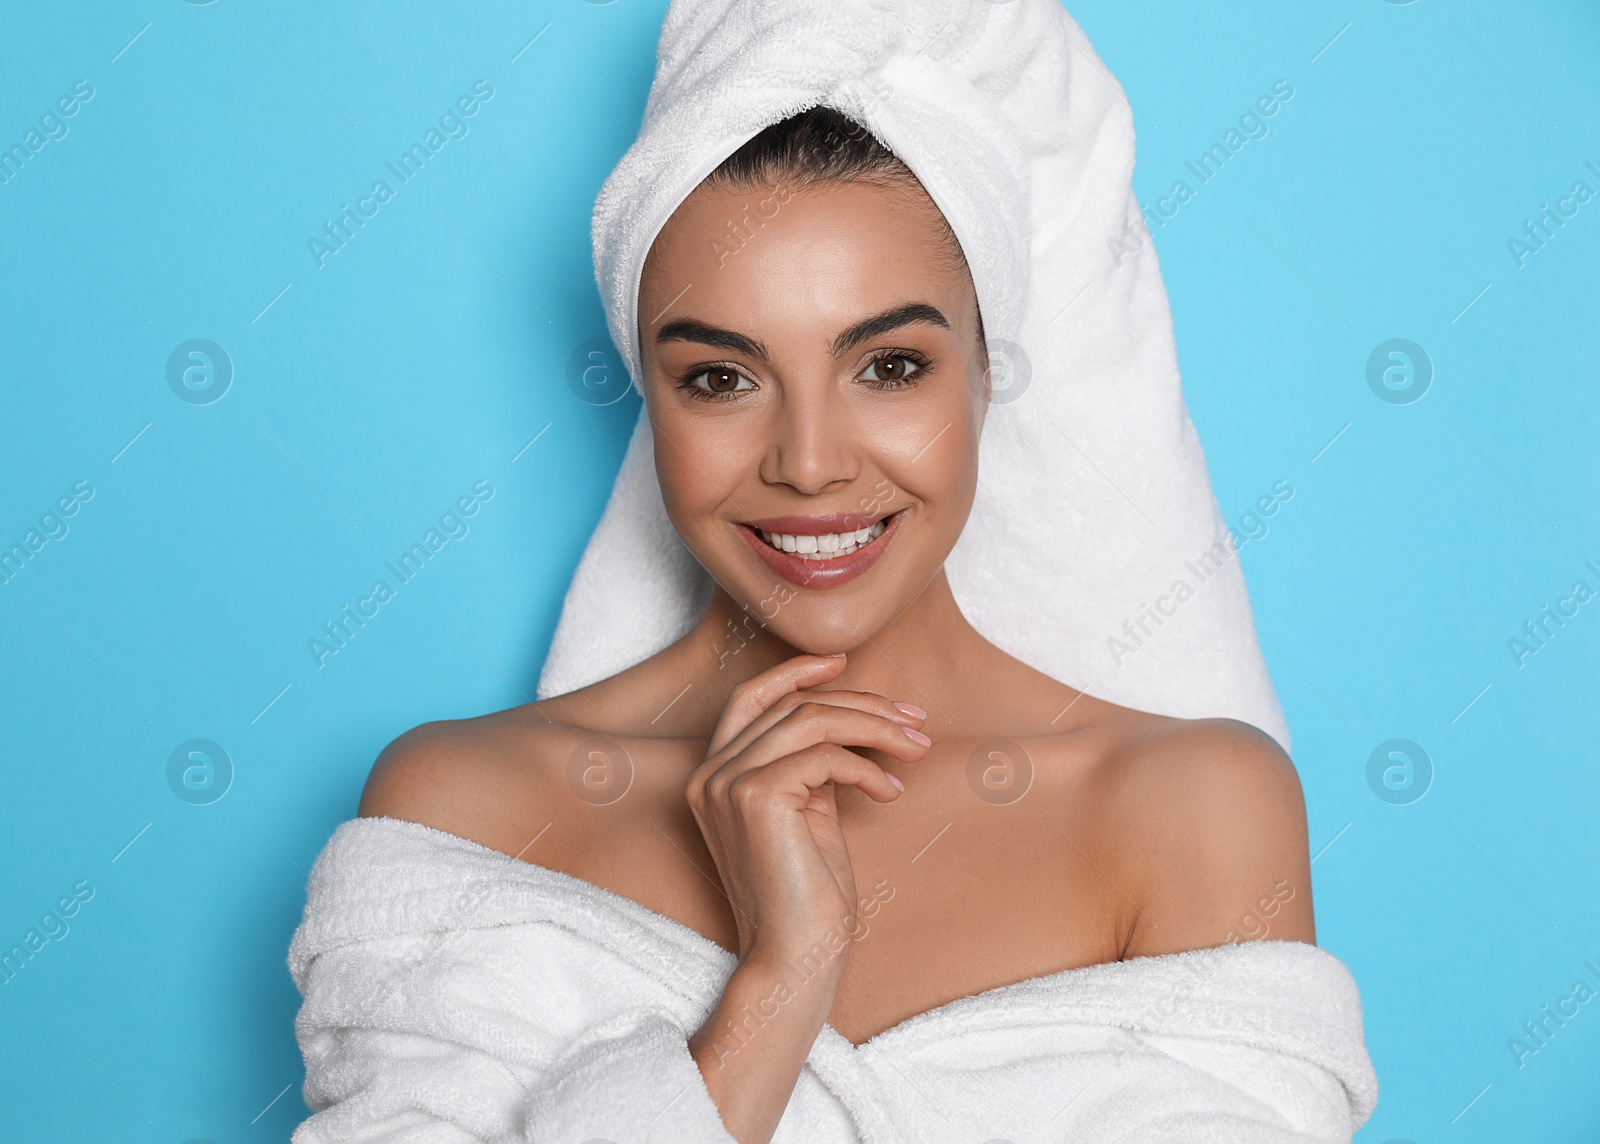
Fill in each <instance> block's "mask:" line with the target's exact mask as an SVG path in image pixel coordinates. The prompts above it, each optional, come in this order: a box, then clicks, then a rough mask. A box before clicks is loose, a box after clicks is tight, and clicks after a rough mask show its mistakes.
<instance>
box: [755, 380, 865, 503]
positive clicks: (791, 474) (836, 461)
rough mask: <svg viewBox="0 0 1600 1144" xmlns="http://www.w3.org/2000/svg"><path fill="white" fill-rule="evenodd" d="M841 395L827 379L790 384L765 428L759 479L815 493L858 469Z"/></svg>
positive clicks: (838, 483) (847, 479) (839, 483)
mask: <svg viewBox="0 0 1600 1144" xmlns="http://www.w3.org/2000/svg"><path fill="white" fill-rule="evenodd" d="M844 406H845V402H844V401H843V400H842V398H841V395H839V394H838V393H837V392H836V391H835V389H834V386H833V385H831V384H825V385H817V386H790V387H788V388H786V389H785V391H784V396H783V400H782V401H781V402H779V403H777V407H776V408H775V409H774V412H773V419H772V421H771V423H770V424H769V426H768V428H767V432H768V434H769V439H768V442H767V448H766V451H765V454H764V455H763V457H762V462H761V479H762V480H764V481H766V482H767V483H768V484H772V485H788V486H789V487H790V488H792V489H794V490H796V491H797V492H800V493H803V494H804V495H806V496H815V495H816V494H818V493H823V492H827V491H829V490H830V489H833V488H835V487H843V486H845V485H848V484H849V483H850V482H851V481H853V480H855V478H856V477H857V476H859V475H860V470H861V464H860V460H861V458H860V453H859V451H858V449H857V448H856V444H855V434H854V433H853V432H852V429H853V427H852V425H851V424H850V419H849V417H848V410H847V409H845V408H844Z"/></svg>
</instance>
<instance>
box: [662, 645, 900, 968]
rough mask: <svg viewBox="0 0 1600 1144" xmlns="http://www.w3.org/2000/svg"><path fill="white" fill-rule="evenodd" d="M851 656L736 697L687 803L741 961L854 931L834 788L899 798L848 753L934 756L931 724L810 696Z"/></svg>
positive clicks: (829, 696) (776, 677) (857, 702)
mask: <svg viewBox="0 0 1600 1144" xmlns="http://www.w3.org/2000/svg"><path fill="white" fill-rule="evenodd" d="M844 666H845V658H844V657H843V656H819V655H802V656H796V657H795V658H794V659H790V660H787V661H785V662H783V663H781V664H779V665H778V666H777V667H774V668H771V669H770V670H768V671H764V672H762V673H761V674H759V675H756V676H752V677H751V678H750V679H748V680H746V681H745V682H743V683H741V684H739V685H738V686H737V687H735V688H734V689H733V692H732V694H730V695H729V697H728V702H727V705H726V706H725V707H724V709H723V713H722V718H721V720H720V721H719V722H718V724H717V728H716V731H715V732H714V733H713V735H712V737H711V742H710V746H709V749H708V753H707V756H706V760H705V762H704V763H702V764H701V765H700V767H699V768H697V769H696V770H695V772H694V773H693V774H692V775H691V776H690V778H689V784H688V792H687V794H688V801H689V807H690V809H691V810H692V811H693V812H694V816H695V820H696V821H697V822H698V823H699V825H700V832H701V834H703V835H704V836H705V841H706V845H707V847H709V848H710V851H711V857H712V859H713V860H714V861H715V862H716V864H717V871H718V873H720V874H721V875H722V885H723V888H724V889H725V890H726V892H727V894H728V900H729V902H730V904H731V905H732V906H733V910H734V915H735V917H736V919H737V924H738V932H739V955H740V957H741V958H744V957H748V956H750V954H751V951H752V949H758V950H759V952H760V953H761V954H763V955H769V956H778V957H788V956H798V955H800V954H802V953H806V952H809V951H811V950H812V949H813V948H814V946H815V945H816V944H817V943H818V942H819V941H821V940H823V939H824V938H825V937H826V936H827V935H828V934H829V933H830V931H831V932H832V933H835V934H837V933H841V932H845V933H848V932H852V931H853V930H854V928H855V924H856V917H855V911H856V886H855V879H854V875H853V871H852V870H851V867H850V854H849V851H848V849H847V848H846V846H845V841H844V834H843V832H842V831H841V830H840V827H839V814H838V805H837V803H836V801H835V798H834V787H835V786H836V785H840V784H842V785H846V786H853V787H856V788H857V789H859V790H860V791H862V792H863V793H864V794H866V795H867V796H868V797H869V798H872V799H874V800H875V801H877V802H893V801H894V800H895V799H897V798H899V797H900V792H901V789H902V788H901V787H900V786H899V784H898V783H897V781H896V780H895V779H893V778H891V777H890V776H889V774H888V773H887V772H885V771H884V770H883V768H882V767H880V766H879V765H878V764H877V763H874V762H872V761H871V760H870V759H867V758H865V757H864V756H862V755H860V754H857V753H856V752H854V751H851V750H849V749H848V748H849V747H850V746H856V747H872V748H875V749H877V750H879V751H882V752H884V753H885V754H887V755H890V756H892V757H894V758H896V759H900V760H903V761H906V762H912V761H915V760H918V759H921V758H922V757H923V756H925V755H926V754H927V753H928V739H927V737H926V736H924V735H923V734H922V733H921V731H920V730H919V728H920V727H921V726H922V723H923V716H921V715H918V714H913V711H915V708H913V709H912V710H911V711H907V710H903V709H902V708H900V707H896V706H895V705H894V703H893V702H892V701H890V700H888V699H885V698H884V697H883V696H881V695H874V694H871V693H869V692H864V691H844V690H831V691H820V692H819V691H810V690H807V689H809V688H813V687H815V686H816V685H818V684H820V683H826V682H828V681H829V680H831V679H834V678H835V677H837V676H838V674H839V673H840V672H841V671H843V670H844Z"/></svg>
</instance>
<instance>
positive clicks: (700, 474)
mask: <svg viewBox="0 0 1600 1144" xmlns="http://www.w3.org/2000/svg"><path fill="white" fill-rule="evenodd" d="M651 431H652V437H651V440H652V442H653V444H654V448H655V462H656V476H657V478H658V479H659V480H660V482H661V496H662V499H663V501H664V502H665V503H666V507H667V516H668V517H669V518H670V519H671V521H672V523H673V526H674V527H675V528H676V529H677V530H678V532H679V534H680V535H682V536H683V538H684V539H685V540H686V541H690V542H692V541H693V539H694V538H695V536H697V535H698V534H700V533H701V532H703V531H704V530H706V529H707V528H708V527H710V525H711V517H712V515H713V514H714V513H716V512H717V510H718V509H720V508H721V506H722V505H723V504H724V503H725V502H726V501H727V499H728V498H729V497H730V496H733V497H737V496H738V490H739V488H740V486H741V484H742V482H743V481H744V479H745V477H746V474H748V473H749V472H750V471H751V470H752V468H753V467H754V466H755V465H756V464H757V459H755V458H753V457H751V456H748V455H747V454H748V453H749V450H750V441H749V435H748V434H742V433H739V432H738V431H737V430H736V429H735V428H734V427H733V426H732V425H731V424H729V423H726V422H724V423H722V424H717V423H715V422H714V421H712V420H710V419H704V418H695V417H693V416H675V415H674V411H672V410H667V411H665V412H664V413H661V414H660V416H659V417H658V411H657V410H654V409H652V410H651Z"/></svg>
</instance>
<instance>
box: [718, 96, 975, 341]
mask: <svg viewBox="0 0 1600 1144" xmlns="http://www.w3.org/2000/svg"><path fill="white" fill-rule="evenodd" d="M705 182H706V183H707V184H709V185H710V186H712V187H735V188H738V187H751V186H772V185H777V184H782V183H798V184H799V185H800V186H802V187H808V186H814V185H816V184H818V183H870V184H872V185H873V186H880V187H915V188H917V189H918V190H921V191H923V193H924V194H926V193H927V192H926V189H925V188H924V187H923V186H922V181H921V180H920V179H918V178H917V176H916V174H915V173H913V171H912V170H911V168H910V167H908V166H906V165H905V163H904V162H902V161H901V159H900V157H899V156H898V155H896V154H895V153H894V152H893V151H891V150H889V148H887V147H885V146H884V145H883V144H882V143H880V142H878V140H877V139H876V138H875V137H874V136H873V134H872V132H870V131H868V130H867V129H866V127H864V126H862V125H861V124H860V123H857V122H856V121H855V120H854V119H851V118H850V117H849V116H848V115H845V114H844V113H843V112H841V111H835V110H834V109H833V108H831V107H812V108H808V109H806V110H805V111H802V112H800V113H799V114H797V115H791V116H789V118H787V119H782V120H779V121H778V122H777V123H774V124H772V125H771V126H769V127H766V128H764V129H763V130H761V131H760V132H759V133H757V134H756V135H755V137H754V138H752V139H751V140H750V141H749V142H747V143H746V144H745V145H744V146H743V147H740V148H739V149H738V150H737V151H735V152H734V153H733V154H732V155H729V156H728V157H727V158H726V159H724V160H723V161H722V164H721V165H720V166H719V167H717V169H716V170H714V171H712V172H711V174H709V175H707V176H706V178H705ZM929 199H930V201H931V200H932V196H929ZM935 211H936V212H937V211H938V208H937V206H935ZM939 222H940V224H941V226H940V230H941V231H942V233H941V235H940V238H941V240H942V242H943V246H944V249H945V253H946V254H947V255H948V256H949V257H950V258H951V259H952V261H953V262H954V264H955V265H957V266H960V267H961V268H962V269H967V259H966V254H965V253H964V252H963V251H962V249H961V242H960V240H959V239H957V238H956V233H955V231H953V230H952V229H950V223H949V221H948V220H946V219H945V217H944V215H943V213H942V212H940V213H939ZM978 342H979V344H980V345H982V344H983V314H982V311H981V308H980V312H979V314H978Z"/></svg>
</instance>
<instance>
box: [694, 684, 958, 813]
mask: <svg viewBox="0 0 1600 1144" xmlns="http://www.w3.org/2000/svg"><path fill="white" fill-rule="evenodd" d="M914 736H915V737H914ZM821 744H831V745H833V746H837V747H870V748H873V749H875V750H879V751H882V752H883V753H884V754H886V755H889V756H891V757H893V758H896V759H899V760H901V761H902V762H914V761H916V760H918V759H921V758H924V757H926V755H927V753H928V749H929V743H928V739H927V736H926V735H923V734H922V733H921V732H920V731H917V730H916V729H915V728H910V727H902V726H901V725H900V724H898V723H895V722H892V721H890V720H888V719H884V718H882V717H880V716H877V715H873V714H871V713H869V712H866V711H857V710H855V709H854V708H851V707H836V706H834V705H833V704H830V703H818V702H815V701H811V700H808V701H806V702H804V703H801V704H800V705H799V706H797V707H796V708H795V709H794V710H793V711H791V712H789V714H788V715H787V716H785V717H784V719H783V720H781V721H780V722H779V723H777V724H776V725H774V726H773V727H771V728H769V729H768V730H767V731H766V733H765V734H763V735H762V736H761V737H760V738H758V739H756V740H755V741H754V742H752V743H751V744H750V745H749V746H747V747H745V749H744V750H742V751H740V752H739V753H738V754H736V755H733V756H732V757H730V758H728V759H727V760H726V761H725V762H723V763H722V765H721V766H717V767H715V768H714V769H713V770H712V771H711V772H710V773H709V774H707V775H706V776H705V790H706V793H707V794H709V795H710V796H711V797H712V798H717V797H719V796H720V795H722V794H723V793H725V792H726V791H727V789H728V788H729V786H731V784H732V783H733V782H734V781H735V780H736V779H737V778H738V777H739V776H740V775H743V774H745V773H747V772H749V771H751V770H756V769H759V768H761V767H765V766H768V765H770V764H772V763H774V762H776V761H777V760H779V759H782V758H784V757H786V756H788V755H792V754H795V753H797V752H800V751H804V750H806V749H807V748H808V747H813V746H818V745H821Z"/></svg>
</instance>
